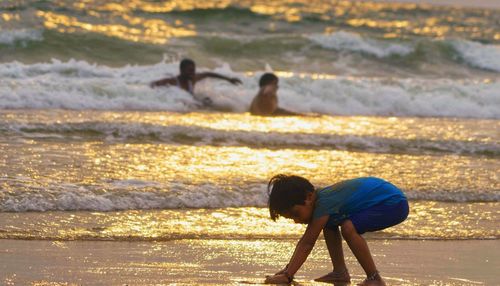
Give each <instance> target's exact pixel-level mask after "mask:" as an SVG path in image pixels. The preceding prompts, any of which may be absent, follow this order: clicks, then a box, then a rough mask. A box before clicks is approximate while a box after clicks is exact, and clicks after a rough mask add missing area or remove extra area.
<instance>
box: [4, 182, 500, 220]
mask: <svg viewBox="0 0 500 286" xmlns="http://www.w3.org/2000/svg"><path fill="white" fill-rule="evenodd" d="M17 185H18V186H22V182H18V183H17ZM104 190H105V191H104ZM405 193H406V195H407V196H408V198H409V199H412V200H430V201H445V202H469V201H473V202H477V201H484V202H497V201H499V200H500V195H499V194H498V192H494V191H491V192H479V193H476V192H455V191H446V190H442V191H423V190H422V191H413V190H405ZM267 199H268V196H267V191H266V185H265V184H259V183H254V184H249V185H246V186H245V187H244V188H242V187H238V186H226V189H224V188H222V187H221V186H218V185H213V184H209V183H206V184H202V185H185V184H182V183H178V182H172V183H168V184H160V183H157V182H139V181H137V180H135V181H134V182H129V181H110V182H107V183H103V185H102V186H83V185H74V184H61V185H57V186H47V187H45V188H29V187H28V188H25V189H24V190H22V191H10V192H7V193H3V194H2V195H0V212H27V211H40V212H44V211H81V210H87V211H117V210H133V209H181V208H225V207H247V206H256V207H266V205H267Z"/></svg>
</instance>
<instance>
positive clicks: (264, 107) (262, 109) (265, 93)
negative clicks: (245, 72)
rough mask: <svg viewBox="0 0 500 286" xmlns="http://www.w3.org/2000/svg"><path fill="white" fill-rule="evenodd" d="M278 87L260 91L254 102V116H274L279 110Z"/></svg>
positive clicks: (263, 88) (251, 106)
mask: <svg viewBox="0 0 500 286" xmlns="http://www.w3.org/2000/svg"><path fill="white" fill-rule="evenodd" d="M276 92H277V87H276V86H275V85H267V86H264V87H262V88H261V89H260V90H259V93H258V94H257V96H255V98H254V99H253V100H252V104H251V105H250V113H251V114H254V115H272V114H273V113H274V112H275V111H276V109H277V108H278V96H277V95H276Z"/></svg>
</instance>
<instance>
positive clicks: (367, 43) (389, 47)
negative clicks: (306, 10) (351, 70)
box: [308, 31, 414, 58]
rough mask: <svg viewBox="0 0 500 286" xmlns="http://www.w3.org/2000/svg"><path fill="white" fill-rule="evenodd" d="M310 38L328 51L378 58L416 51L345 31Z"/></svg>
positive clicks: (403, 54) (408, 47) (314, 35)
mask: <svg viewBox="0 0 500 286" xmlns="http://www.w3.org/2000/svg"><path fill="white" fill-rule="evenodd" d="M308 38H309V39H310V40H311V41H313V42H314V43H316V44H318V45H320V46H321V47H323V48H326V49H334V50H337V51H351V52H360V53H365V54H369V55H372V56H375V57H377V58H385V57H389V56H393V55H398V56H406V55H408V54H410V53H412V52H413V51H414V49H413V47H411V46H408V45H404V44H396V43H384V42H382V41H377V40H373V39H365V38H363V37H361V36H360V35H358V34H355V33H349V32H344V31H339V32H335V33H332V34H313V35H311V36H308Z"/></svg>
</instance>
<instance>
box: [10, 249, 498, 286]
mask: <svg viewBox="0 0 500 286" xmlns="http://www.w3.org/2000/svg"><path fill="white" fill-rule="evenodd" d="M318 243H319V245H318V246H317V247H316V248H315V250H314V251H313V254H312V256H311V257H310V258H309V259H308V261H307V262H306V263H305V265H304V267H303V268H302V269H301V270H300V271H299V272H298V274H297V275H296V283H295V285H326V284H324V283H315V282H314V281H313V280H312V279H314V278H315V277H318V276H320V275H322V274H324V273H326V272H328V271H329V269H330V265H329V258H328V256H327V251H326V247H325V246H324V242H323V241H319V242H318ZM369 245H370V246H371V249H372V252H373V253H374V256H375V259H376V261H377V263H378V267H379V268H380V271H381V272H382V273H383V276H384V277H385V278H386V281H387V284H388V285H497V282H498V281H497V275H496V272H497V270H498V269H499V268H500V242H499V241H497V240H473V241H422V240H370V241H369ZM293 246H294V241H293V240H204V239H196V240H173V241H165V242H108V241H31V240H8V239H6V240H1V248H0V261H2V263H1V264H0V283H1V284H2V285H242V284H245V285H248V284H260V283H262V282H263V277H264V276H265V275H266V274H270V273H272V272H273V271H277V270H279V267H280V266H283V265H284V264H286V262H287V259H288V256H289V254H290V252H291V251H292V248H293ZM346 253H347V263H348V266H349V267H350V272H351V275H352V278H353V281H352V283H351V285H355V283H358V282H360V281H361V280H362V279H363V275H362V270H361V268H360V267H359V265H358V264H357V263H356V261H355V260H354V257H353V256H352V254H351V253H350V252H349V250H348V249H346Z"/></svg>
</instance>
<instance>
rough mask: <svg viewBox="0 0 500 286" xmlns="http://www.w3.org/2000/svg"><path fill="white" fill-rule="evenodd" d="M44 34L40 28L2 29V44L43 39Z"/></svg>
mask: <svg viewBox="0 0 500 286" xmlns="http://www.w3.org/2000/svg"><path fill="white" fill-rule="evenodd" d="M42 40H43V36H42V32H41V31H40V30H35V29H17V30H2V29H0V44H6V45H12V44H14V43H16V42H27V41H42Z"/></svg>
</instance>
